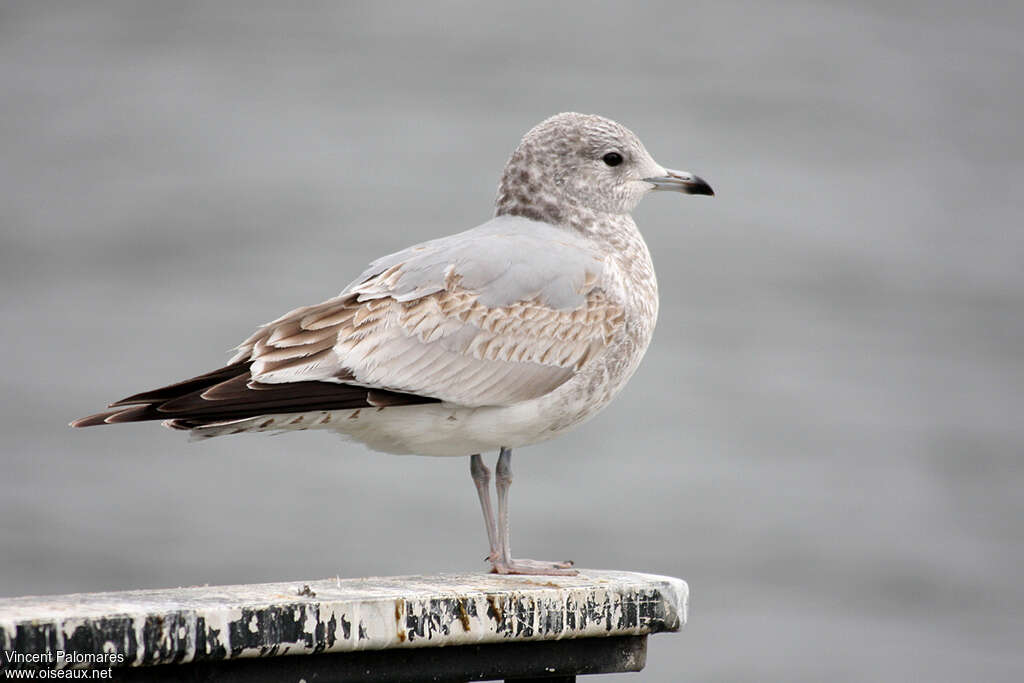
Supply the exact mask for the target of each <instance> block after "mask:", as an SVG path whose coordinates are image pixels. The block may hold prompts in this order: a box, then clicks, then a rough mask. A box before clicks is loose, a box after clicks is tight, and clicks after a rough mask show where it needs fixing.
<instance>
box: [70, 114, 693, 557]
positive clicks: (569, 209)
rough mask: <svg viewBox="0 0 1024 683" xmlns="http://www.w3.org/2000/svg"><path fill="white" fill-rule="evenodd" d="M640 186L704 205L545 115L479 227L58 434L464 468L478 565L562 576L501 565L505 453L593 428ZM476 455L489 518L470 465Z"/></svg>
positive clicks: (640, 275) (602, 131) (640, 310)
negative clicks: (417, 459) (262, 436)
mask: <svg viewBox="0 0 1024 683" xmlns="http://www.w3.org/2000/svg"><path fill="white" fill-rule="evenodd" d="M655 189H672V190H678V191H680V192H686V193H690V194H712V192H711V188H710V187H709V186H708V185H707V183H704V181H702V180H700V179H699V178H697V177H696V176H694V175H692V174H689V173H685V172H681V171H671V170H669V169H665V168H663V167H661V166H660V165H658V164H657V163H656V162H655V161H654V159H652V158H651V156H650V154H648V153H647V150H646V149H644V146H643V145H642V144H641V143H640V140H639V139H637V137H636V136H635V135H633V133H631V132H630V131H629V130H627V129H626V128H624V127H622V126H621V125H619V124H617V123H615V122H614V121H610V120H608V119H605V118H602V117H599V116H588V115H583V114H575V113H567V114H558V115H556V116H553V117H551V118H549V119H547V120H545V121H543V122H541V123H540V124H538V125H537V126H536V127H535V128H533V129H532V130H531V131H529V132H528V133H527V134H526V135H525V136H524V137H523V139H522V141H521V142H520V144H519V146H518V147H517V148H516V149H515V151H514V152H513V153H512V156H511V157H510V159H509V161H508V164H507V165H506V167H505V171H504V173H503V175H502V178H501V182H500V185H499V188H498V197H497V200H496V211H495V214H496V215H495V217H494V218H493V219H491V220H490V221H488V222H487V223H484V224H483V225H481V226H479V227H476V228H473V229H472V230H467V231H465V232H462V233H458V234H455V235H451V236H449V237H443V238H440V239H436V240H432V241H430V242H425V243H423V244H419V245H416V246H413V247H409V248H408V249H404V250H402V251H398V252H395V253H394V254H391V255H389V256H385V257H383V258H380V259H378V260H376V261H374V262H373V263H372V264H371V265H370V267H369V268H368V269H367V270H366V271H364V272H363V274H362V275H360V276H359V278H357V279H356V280H355V281H353V282H352V283H351V284H349V285H348V286H347V287H346V288H345V289H344V290H343V291H342V292H341V294H339V295H338V296H336V297H333V298H331V299H328V300H327V301H324V302H322V303H320V304H316V305H314V306H306V307H303V308H299V309H296V310H294V311H291V312H289V313H287V314H285V315H283V316H281V317H280V318H278V319H277V320H274V321H272V322H270V323H268V324H266V325H263V326H262V327H260V328H259V329H258V330H256V332H254V333H253V334H252V335H251V336H250V337H249V338H248V339H246V340H245V341H244V342H242V344H241V345H240V346H239V347H238V349H237V353H236V354H235V356H234V357H233V358H232V359H231V361H230V364H229V365H228V366H227V367H224V368H221V369H219V370H215V371H213V372H211V373H207V374H206V375H201V376H199V377H195V378H192V379H190V380H185V381H184V382H181V383H178V384H176V385H171V386H170V387H164V388H162V389H157V390H154V391H150V392H145V393H143V394H137V395H135V396H131V397H129V398H127V399H123V400H122V401H119V402H117V403H114V404H111V407H112V408H116V409H115V410H113V411H111V412H106V413H101V414H98V415H93V416H90V417H87V418H82V419H81V420H77V421H75V422H74V423H72V424H73V425H74V426H79V427H85V426H91V425H97V424H111V423H117V422H134V421H141V420H153V419H165V422H164V424H166V425H167V426H169V427H173V428H176V429H186V430H190V431H191V432H192V434H193V436H196V437H200V438H203V437H212V436H220V435H223V434H237V433H242V432H262V431H289V430H303V429H311V428H314V429H330V430H333V431H335V432H338V433H340V434H343V435H345V436H347V437H349V438H352V439H356V440H358V441H361V442H363V443H365V444H366V445H368V446H369V447H370V448H373V449H375V450H379V451H384V452H389V453H399V454H402V453H405V454H413V453H414V454H420V455H434V456H467V455H468V456H472V457H471V459H470V462H471V465H470V471H471V474H472V476H473V480H474V483H475V485H476V487H477V492H478V494H479V496H480V502H481V506H482V509H483V511H484V517H485V520H486V522H487V532H488V540H489V542H490V549H491V552H490V555H489V559H490V561H491V563H492V567H493V570H494V571H496V572H500V573H541V574H548V573H558V574H566V573H573V572H574V570H572V569H571V567H570V565H571V563H543V562H536V561H532V560H513V559H512V558H511V550H510V548H509V540H508V539H509V522H508V489H509V485H510V483H511V478H512V475H511V468H510V463H511V454H512V452H511V448H514V447H518V446H524V445H528V444H533V443H537V442H540V441H544V440H546V439H550V438H552V437H555V436H557V435H559V434H561V433H563V432H565V431H566V430H568V429H571V428H573V427H575V426H577V425H579V424H581V423H582V422H584V421H586V420H587V419H589V418H590V417H592V416H594V415H595V414H597V412H598V411H600V410H601V409H602V408H604V407H605V406H606V405H608V403H609V402H610V401H611V400H612V398H613V397H614V396H615V395H616V394H617V393H618V392H619V390H621V389H622V387H623V386H624V385H625V384H626V382H627V381H628V380H629V378H630V377H631V376H632V374H633V372H634V371H635V370H636V368H637V366H638V365H639V364H640V360H641V359H642V358H643V355H644V353H645V351H646V350H647V346H648V344H649V343H650V341H651V335H652V334H653V332H654V325H655V322H656V321H657V317H658V284H657V279H656V278H655V275H654V265H653V264H652V263H651V255H650V253H649V252H648V250H647V245H646V244H645V243H644V240H643V237H641V235H640V232H639V230H637V227H636V224H635V223H634V222H633V219H632V217H631V216H630V212H631V211H632V210H633V208H634V207H635V206H636V205H637V203H638V202H639V201H640V199H641V198H642V197H643V196H644V195H646V194H647V193H648V192H650V191H652V190H655ZM493 449H500V450H501V455H500V456H499V459H498V467H497V479H496V487H497V490H498V516H497V521H496V520H495V516H494V514H493V510H492V507H491V500H490V494H489V488H488V487H489V482H490V471H489V470H488V469H487V468H486V466H484V465H483V463H482V460H481V459H480V455H479V454H480V453H481V452H483V451H488V450H493Z"/></svg>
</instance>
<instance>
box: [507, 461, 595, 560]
mask: <svg viewBox="0 0 1024 683" xmlns="http://www.w3.org/2000/svg"><path fill="white" fill-rule="evenodd" d="M495 485H496V487H497V489H498V528H497V531H498V539H497V540H498V548H497V549H498V551H499V554H498V555H497V556H495V554H494V550H493V547H494V544H493V543H492V544H491V546H492V551H491V567H492V569H491V571H493V572H494V573H496V574H541V575H544V574H548V575H557V576H575V575H576V574H578V573H579V572H577V571H576V570H575V569H572V562H569V561H567V562H542V561H538V560H514V559H512V548H511V545H512V543H511V539H510V538H509V537H510V535H511V534H510V524H509V514H508V489H509V487H510V486H511V485H512V449H511V448H502V449H501V455H499V456H498V467H497V477H496V479H495Z"/></svg>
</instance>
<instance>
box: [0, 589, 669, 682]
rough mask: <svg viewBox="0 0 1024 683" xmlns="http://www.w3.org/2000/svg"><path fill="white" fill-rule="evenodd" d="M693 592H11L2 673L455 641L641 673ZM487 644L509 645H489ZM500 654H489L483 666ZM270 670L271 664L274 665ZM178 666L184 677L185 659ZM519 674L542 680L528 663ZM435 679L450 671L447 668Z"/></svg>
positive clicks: (401, 648) (513, 661) (2, 627)
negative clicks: (604, 652)
mask: <svg viewBox="0 0 1024 683" xmlns="http://www.w3.org/2000/svg"><path fill="white" fill-rule="evenodd" d="M687 598H688V589H687V585H686V583H685V582H684V581H682V580H681V579H676V578H671V577H665V576H654V575H650V574H639V573H633V572H617V571H598V570H581V572H580V574H579V576H574V577H524V576H498V575H494V574H460V575H438V576H404V577H387V578H361V579H337V578H334V579H326V580H319V581H308V582H289V583H267V584H256V585H240V586H194V587H189V588H172V589H165V590H139V591H124V592H115V593H85V594H73V595H59V596H42V597H20V598H5V599H0V646H2V648H3V649H4V650H5V653H4V656H3V662H2V663H0V667H4V668H6V667H10V666H11V663H10V662H11V656H10V654H11V653H17V654H18V655H33V654H39V655H42V656H43V659H44V661H45V660H49V661H50V666H59V667H62V666H67V664H66V662H65V661H57V659H56V658H57V657H58V655H57V653H58V652H62V653H75V656H76V657H78V659H79V660H80V661H79V663H78V664H75V666H78V667H81V666H88V663H87V662H86V663H82V662H81V659H82V658H81V657H80V655H83V654H84V655H90V654H92V655H95V654H97V653H107V655H108V656H107V660H108V661H109V660H110V659H111V657H110V655H114V656H115V657H114V659H115V660H118V661H120V662H121V663H120V664H119V665H117V666H130V667H151V666H154V665H165V664H174V665H183V664H190V663H195V664H194V665H193V667H195V666H197V665H200V666H201V665H202V664H203V663H204V662H205V663H210V664H209V665H210V666H213V665H214V663H216V666H221V667H223V666H224V665H225V664H227V663H229V662H237V663H239V664H244V663H245V662H246V660H247V659H251V658H258V657H263V658H274V663H275V665H277V666H282V665H284V666H292V665H293V663H294V662H297V661H299V660H302V659H303V658H295V657H291V656H289V657H282V655H307V656H312V657H314V658H315V657H318V656H320V655H325V654H329V653H350V654H347V655H344V654H339V655H336V656H335V657H333V658H330V659H331V661H333V662H334V664H332V665H331V666H334V667H335V668H337V666H338V665H339V663H340V664H344V663H345V662H346V661H355V659H357V658H358V657H364V659H363V660H359V662H360V664H359V665H360V667H362V668H365V669H366V670H367V673H368V674H369V673H370V669H371V668H372V667H371V666H370V664H369V663H367V662H370V661H371V660H368V659H365V657H368V656H371V655H372V656H377V657H379V656H380V655H381V654H382V653H380V652H367V651H394V652H396V653H397V654H396V657H397V659H396V658H395V657H392V660H394V661H398V660H399V659H402V658H403V657H404V658H405V659H403V660H402V661H412V660H410V659H409V657H410V656H413V655H422V654H424V653H415V652H413V651H412V650H413V649H419V648H435V649H437V648H442V647H451V646H454V648H453V649H451V650H445V651H444V653H445V655H454V653H456V652H460V653H464V654H465V657H463V656H461V655H460V656H459V658H460V659H466V660H467V661H468V660H469V659H472V657H473V656H477V657H478V658H480V657H481V656H480V655H479V653H480V652H484V653H485V655H486V654H487V653H491V654H494V653H498V652H503V653H505V655H506V656H509V657H510V658H509V660H508V661H509V664H508V665H507V666H506V667H505V668H506V669H508V668H511V669H515V668H516V666H517V665H522V663H523V660H524V658H525V659H530V658H537V657H539V658H540V659H543V658H544V657H548V658H549V659H550V661H551V662H552V664H551V665H550V666H545V667H544V668H543V669H542V672H547V673H546V674H544V675H552V674H556V673H560V672H562V671H564V673H565V674H567V678H565V679H564V680H571V679H572V678H571V676H572V675H575V674H576V673H600V672H601V671H613V670H615V671H629V670H634V671H635V670H638V669H639V668H641V667H642V666H643V664H644V659H643V658H644V653H645V650H644V647H643V646H645V645H646V639H645V638H644V636H647V635H648V634H651V633H658V632H661V631H677V630H679V628H680V627H681V626H682V625H683V624H684V623H685V622H686V605H687ZM581 639H582V640H581ZM613 642H614V643H616V646H615V647H617V648H618V650H617V652H618V654H616V655H615V657H617V658H618V659H619V660H622V661H619V663H618V664H614V663H605V664H594V663H593V662H595V661H597V659H600V656H599V654H598V651H597V650H594V651H593V652H590V651H589V650H584V649H580V648H581V647H583V646H586V647H604V648H605V649H607V646H608V645H610V644H612V643H613ZM489 645H494V646H499V647H498V648H486V647H483V648H482V647H480V646H489ZM466 646H474V647H475V649H474V648H467V647H466ZM500 647H504V648H505V649H504V650H500ZM545 647H546V648H547V650H545ZM510 648H512V649H510ZM516 648H518V649H516ZM571 648H575V650H572V652H574V653H575V654H573V655H572V656H573V657H575V658H576V659H577V660H581V661H583V664H580V665H579V666H575V668H573V666H574V665H572V664H570V663H566V662H563V661H562V660H563V659H565V657H563V656H562V654H560V653H561V652H562V650H565V651H566V652H568V651H569V649H571ZM549 651H550V652H549ZM436 652H438V653H439V652H442V651H441V650H436ZM360 653H362V654H360ZM402 653H404V654H402ZM473 653H476V654H475V655H474V654H473ZM588 653H589V654H588ZM117 655H120V656H119V657H118V656H117ZM535 655H536V657H534V656H535ZM389 656H390V655H389ZM566 656H568V655H566ZM609 656H610V655H609ZM354 658H355V659H354ZM450 658H451V657H449V659H450ZM88 659H89V658H86V660H88ZM93 659H95V658H93ZM493 659H494V657H490V658H488V657H486V656H483V660H484V661H490V660H493ZM570 659H571V658H570ZM320 660H324V658H323V657H320ZM22 661H24V659H23V660H22ZM373 661H376V660H373ZM538 661H539V659H538ZM567 661H568V660H567ZM587 661H590V662H591V664H590V665H586V662H587ZM266 664H270V661H268V660H264V665H266ZM363 664H366V666H363ZM378 665H379V663H378V664H374V666H378ZM94 666H96V667H101V668H107V667H108V666H109V664H94ZM409 666H414V665H413V664H410V665H409ZM416 666H418V665H416ZM445 666H449V667H450V663H449V664H448V665H445ZM560 666H561V667H568V668H563V669H559V668H558V667H560ZM588 666H589V667H590V668H588ZM185 668H186V669H187V668H188V667H185ZM492 668H496V671H492V672H491V674H493V676H492V677H494V678H500V677H502V676H504V675H506V673H504V672H503V671H502V670H501V669H502V666H499V665H495V666H494V667H492ZM520 668H522V666H520ZM527 668H528V667H527ZM157 669H162V670H164V671H167V670H168V668H167V667H157ZM171 669H173V670H176V671H177V672H178V674H179V675H180V674H181V673H183V670H182V669H181V668H180V667H171ZM517 670H518V669H517ZM150 671H151V672H153V673H155V672H156V670H150ZM124 673H125V674H127V673H128V671H124ZM140 673H141V672H140ZM521 673H522V674H523V675H532V674H530V672H529V671H527V669H523V670H522V671H521ZM275 675H281V674H280V672H279V673H278V674H275ZM219 677H220V678H223V676H219ZM487 677H488V674H487V672H482V671H477V672H476V673H473V674H470V673H463V674H461V675H455V676H454V678H453V680H454V679H459V678H461V679H463V680H483V679H485V678H487ZM384 678H387V676H383V675H381V676H377V679H380V680H383V679H384ZM413 678H415V677H413ZM257 679H259V676H257V677H252V676H248V677H244V680H257ZM391 679H393V680H402V679H403V677H402V676H401V675H397V676H392V678H391ZM435 679H436V680H442V679H444V677H443V676H441V675H440V674H438V675H437V676H435ZM196 680H198V679H196ZM211 680H213V678H211ZM238 680H243V678H239V679H238ZM296 680H298V679H296ZM337 680H356V678H351V679H350V678H338V679H337ZM389 680H390V679H389ZM410 680H412V678H410Z"/></svg>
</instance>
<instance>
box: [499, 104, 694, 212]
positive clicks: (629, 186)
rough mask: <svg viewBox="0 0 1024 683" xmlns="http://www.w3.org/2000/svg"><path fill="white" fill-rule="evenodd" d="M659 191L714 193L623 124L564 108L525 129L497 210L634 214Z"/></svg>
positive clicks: (504, 180) (505, 177) (504, 177)
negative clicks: (657, 155)
mask: <svg viewBox="0 0 1024 683" xmlns="http://www.w3.org/2000/svg"><path fill="white" fill-rule="evenodd" d="M656 190H669V191H674V192H682V193H684V194H705V195H713V194H714V191H713V190H712V189H711V186H710V185H708V184H707V183H706V182H704V180H702V179H701V178H700V177H698V176H697V175H695V174H693V173H690V172H688V171H676V170H673V169H670V168H665V167H664V166H662V165H661V164H659V163H658V162H656V161H655V160H654V159H653V158H652V157H651V155H650V153H648V151H647V149H646V148H645V147H644V145H643V143H642V142H640V139H639V138H638V137H637V136H636V135H635V134H634V133H633V132H632V131H631V130H629V129H628V128H626V127H625V126H623V125H621V124H618V123H616V122H615V121H612V120H611V119H606V118H604V117H602V116H594V115H590V114H577V113H574V112H567V113H562V114H556V115H555V116H552V117H551V118H549V119H546V120H544V121H542V122H540V123H539V124H537V125H536V126H534V128H533V129H532V130H530V132H528V133H527V134H526V135H525V136H523V139H522V141H521V142H520V143H519V146H518V147H516V150H515V151H514V152H513V153H512V156H511V157H510V158H509V161H508V164H507V165H506V166H505V172H504V174H503V175H502V179H501V184H500V185H499V187H498V199H497V213H498V215H502V214H511V215H521V216H525V217H527V218H533V219H534V220H543V221H547V222H549V223H555V224H560V223H566V222H571V220H572V217H573V216H574V215H576V214H578V213H579V209H586V210H589V211H591V212H597V213H604V214H625V213H629V212H630V211H632V210H633V209H634V208H635V207H636V205H637V204H638V203H639V202H640V200H641V199H642V198H643V197H644V196H645V195H646V194H647V193H648V192H652V191H656ZM574 209H575V211H574Z"/></svg>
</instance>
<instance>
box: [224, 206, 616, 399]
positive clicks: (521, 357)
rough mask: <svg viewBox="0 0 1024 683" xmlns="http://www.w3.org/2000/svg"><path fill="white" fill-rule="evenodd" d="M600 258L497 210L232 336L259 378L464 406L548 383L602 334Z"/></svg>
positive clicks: (611, 317)
mask: <svg viewBox="0 0 1024 683" xmlns="http://www.w3.org/2000/svg"><path fill="white" fill-rule="evenodd" d="M603 267H604V263H603V261H602V260H601V259H599V258H597V256H596V255H595V254H594V253H593V252H592V250H591V249H590V248H589V247H588V246H587V245H586V243H585V242H583V241H582V239H580V238H576V237H575V236H574V235H571V234H568V233H566V232H565V231H564V230H562V229H559V228H554V227H552V226H549V225H547V224H544V223H537V222H535V221H529V220H527V219H521V218H515V219H511V218H500V219H494V220H492V221H490V222H489V223H487V224H484V225H483V226H480V227H479V228H476V229H474V230H471V231H468V232H466V233H462V234H460V235H453V236H451V237H447V238H442V239H441V240H434V241H433V242H426V243H424V244H422V245H418V246H415V247H411V248H409V249H406V250H404V251H401V252H397V253H395V254H392V255H390V256H386V257H384V258H382V259H378V260H377V261H375V262H374V263H373V264H372V265H371V267H370V268H369V269H368V270H367V271H366V272H364V273H363V275H362V276H361V277H360V278H359V279H358V280H356V281H355V282H353V283H352V284H351V285H349V286H348V287H347V288H346V289H345V291H343V292H342V293H341V294H340V295H339V296H337V297H334V298H333V299H329V300H327V301H324V302H323V303H321V304H317V305H315V306H307V307H303V308H299V309H296V310H295V311H292V312H291V313H288V314H287V315H285V316H282V317H281V318H278V319H277V320H275V321H273V322H271V323H268V324H267V325H264V326H263V327H261V328H260V329H259V330H257V331H256V332H255V333H254V334H253V335H252V336H250V337H249V338H248V339H247V340H245V342H243V343H242V344H241V345H240V346H239V347H238V353H237V354H236V355H235V357H234V359H233V362H237V361H242V360H252V361H253V364H252V368H251V371H252V376H253V379H254V381H258V382H261V383H281V382H299V381H309V380H320V381H328V382H345V383H348V384H357V385H361V386H367V387H372V388H380V389H386V390H388V391H395V392H403V393H409V394H417V395H422V396H430V397H434V398H438V399H440V400H443V401H449V402H452V403H458V404H461V405H469V406H483V405H507V404H511V403H516V402H518V401H523V400H528V399H531V398H536V397H538V396H542V395H543V394H546V393H548V392H550V391H552V390H554V389H555V388H557V387H558V386H560V385H561V384H563V383H564V382H566V381H567V380H568V379H570V378H571V377H572V376H573V375H574V374H575V373H576V372H577V371H579V369H580V368H581V367H582V366H583V365H584V364H585V363H586V362H587V361H588V360H590V359H591V358H593V357H594V356H595V355H597V354H599V353H601V352H602V351H603V350H604V348H606V346H607V345H608V343H609V342H610V340H611V337H612V335H613V334H614V333H615V331H616V330H617V329H618V328H619V326H620V325H622V323H623V311H622V308H621V306H619V305H618V304H616V303H615V302H613V301H611V300H610V299H609V298H608V296H607V295H606V293H605V292H604V291H603V290H602V289H600V288H599V286H598V283H599V282H600V281H601V273H602V268H603Z"/></svg>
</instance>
